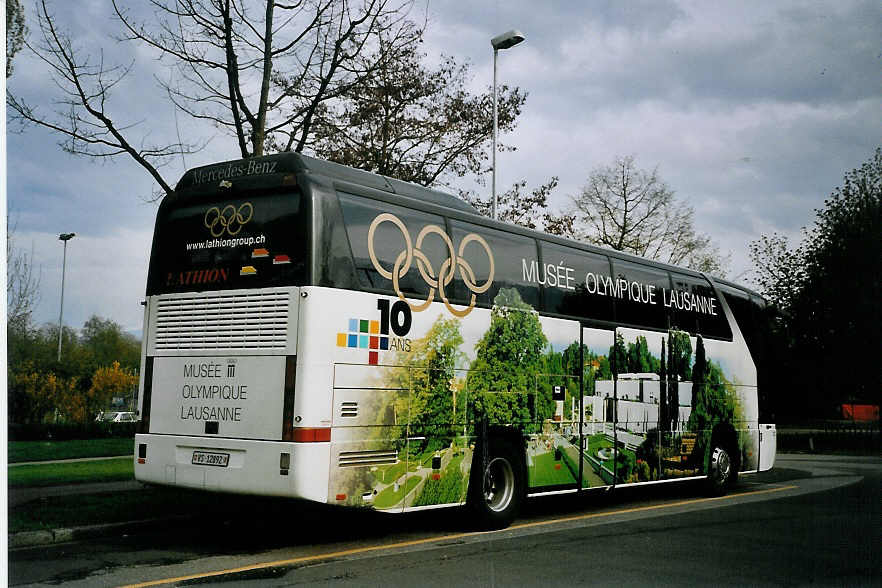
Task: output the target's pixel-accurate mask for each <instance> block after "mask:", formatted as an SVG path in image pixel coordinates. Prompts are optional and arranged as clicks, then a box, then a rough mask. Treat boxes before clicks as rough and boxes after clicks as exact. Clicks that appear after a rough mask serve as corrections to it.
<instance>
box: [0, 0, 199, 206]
mask: <svg viewBox="0 0 882 588" xmlns="http://www.w3.org/2000/svg"><path fill="white" fill-rule="evenodd" d="M37 28H38V30H39V31H40V35H39V37H40V38H39V40H38V41H37V43H30V42H28V41H25V45H26V46H27V47H28V49H29V50H30V51H31V52H32V53H34V54H35V55H36V56H37V57H38V58H39V59H41V60H42V61H43V62H44V63H45V64H46V65H47V66H48V67H49V70H50V72H51V75H52V78H53V81H54V82H55V84H56V86H57V87H58V88H59V91H60V92H61V95H60V97H58V98H57V100H56V101H55V104H56V108H55V110H54V112H51V113H44V112H42V111H40V110H38V109H36V108H34V107H32V106H31V105H29V104H28V103H26V102H25V101H24V100H22V99H21V98H19V97H17V96H15V95H14V94H12V93H9V92H7V94H6V105H7V106H8V107H9V108H10V109H11V111H12V114H11V118H12V120H14V121H16V122H19V123H22V124H26V123H34V124H37V125H40V126H42V127H45V128H48V129H50V130H52V131H55V132H56V133H58V134H60V135H61V136H62V141H61V143H60V145H61V147H62V149H64V150H65V151H67V152H68V153H72V154H74V155H87V156H91V157H99V158H106V157H113V156H116V155H122V154H126V155H129V156H131V157H132V158H133V159H134V160H135V161H136V162H137V163H138V164H139V165H141V167H143V168H144V169H145V170H146V171H147V172H148V173H149V174H150V175H151V176H152V177H153V179H154V180H155V181H156V182H157V184H159V186H160V188H161V190H162V192H164V193H166V194H169V193H171V192H172V188H171V185H170V184H169V183H168V182H166V181H165V179H164V178H163V177H162V175H161V174H160V173H159V169H158V168H159V166H160V165H161V164H162V162H163V160H165V159H166V158H168V157H169V156H173V155H178V154H180V153H190V152H193V151H194V150H195V149H198V146H195V145H192V144H183V143H180V142H176V143H168V144H149V143H147V142H146V139H145V138H144V137H142V138H141V139H140V140H139V143H135V142H133V141H132V140H129V139H128V138H127V137H128V136H129V135H131V134H133V133H135V132H136V127H138V125H135V124H132V123H120V122H119V120H118V119H116V120H114V118H113V117H114V115H113V113H112V112H111V111H110V108H109V105H108V102H109V101H110V99H111V98H112V91H113V89H114V87H115V86H116V85H117V84H118V83H119V82H120V81H121V80H122V79H123V78H124V77H125V76H126V75H127V74H128V73H129V71H130V70H131V67H132V66H131V64H129V65H127V66H121V65H112V66H111V65H106V64H105V62H104V52H103V51H102V52H101V53H100V54H99V55H98V56H97V57H95V56H83V55H81V52H80V51H79V50H78V49H77V48H76V46H75V45H74V43H73V41H72V40H71V38H70V37H69V36H68V35H67V34H65V33H64V32H63V31H62V30H61V29H59V27H58V26H57V23H56V20H55V18H54V16H53V15H52V13H50V12H49V8H48V7H47V5H46V2H45V0H41V1H40V3H39V4H38V6H37ZM141 126H143V125H141ZM146 134H147V131H145V135H146Z"/></svg>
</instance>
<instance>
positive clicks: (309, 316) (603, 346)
mask: <svg viewBox="0 0 882 588" xmlns="http://www.w3.org/2000/svg"><path fill="white" fill-rule="evenodd" d="M765 312H766V309H765V307H764V304H763V301H762V300H761V299H760V298H759V297H758V296H756V295H755V294H754V293H752V292H750V291H749V290H746V289H744V288H741V287H739V286H737V285H735V284H730V283H726V282H721V281H719V280H715V279H713V278H711V277H710V276H706V275H703V274H700V273H697V272H694V271H690V270H685V269H682V268H677V267H672V266H667V265H663V264H659V263H655V262H650V261H646V260H643V259H640V258H636V257H633V256H629V255H626V254H622V253H619V252H614V251H607V250H604V249H600V248H596V247H591V246H588V245H584V244H582V243H575V242H572V241H568V240H565V239H560V238H558V237H554V236H551V235H547V234H544V233H540V232H535V231H529V230H526V229H522V228H520V227H516V226H512V225H509V224H506V223H501V222H496V221H493V220H490V219H487V218H485V217H482V216H479V215H478V214H477V213H476V211H475V210H474V209H473V208H472V207H471V206H469V205H468V204H466V203H464V202H462V201H461V200H459V199H457V198H455V197H452V196H449V195H446V194H443V193H440V192H436V191H433V190H428V189H425V188H422V187H419V186H414V185H411V184H407V183H404V182H400V181H397V180H394V179H391V178H386V177H382V176H379V175H375V174H371V173H367V172H363V171H359V170H355V169H350V168H347V167H344V166H340V165H336V164H332V163H327V162H324V161H319V160H316V159H311V158H309V157H305V156H302V155H299V154H294V153H284V154H278V155H272V156H267V157H261V158H255V159H249V160H241V161H232V162H226V163H221V164H216V165H210V166H206V167H200V168H197V169H193V170H190V171H188V172H187V173H186V174H185V175H184V177H183V178H182V179H181V181H180V183H179V184H178V186H177V188H176V191H175V194H174V195H172V196H167V197H166V198H165V199H164V200H163V202H162V204H161V206H160V208H159V212H158V215H157V221H156V230H155V234H154V238H153V249H152V254H151V259H150V270H149V276H148V281H147V301H146V309H145V312H144V342H143V351H142V360H141V381H140V390H139V402H138V406H139V417H140V424H139V432H138V434H137V436H136V449H135V452H136V454H135V477H136V478H137V479H138V480H140V481H142V482H147V483H152V484H162V485H169V486H180V487H186V488H198V489H204V490H211V491H218V492H234V493H245V494H260V495H273V496H290V497H299V498H305V499H308V500H314V501H317V502H322V503H331V504H339V505H347V506H359V507H369V508H374V509H377V510H382V511H387V512H403V511H408V510H415V509H421V508H437V507H441V506H452V505H462V504H469V505H471V506H472V507H473V508H474V509H475V511H476V513H477V515H478V518H479V519H480V521H481V522H482V524H483V525H485V526H488V527H498V526H503V525H506V524H508V523H509V522H510V521H511V519H512V517H513V516H514V515H515V513H516V512H517V510H518V508H519V506H520V504H521V502H522V501H523V499H524V498H525V497H527V496H530V495H536V494H549V493H554V492H560V493H564V492H582V491H588V490H593V489H598V488H610V487H615V486H623V485H628V484H646V483H658V482H663V481H670V480H683V479H695V478H704V479H706V480H707V482H708V486H709V489H710V490H711V491H712V492H715V493H722V492H725V491H726V490H727V489H728V488H729V487H731V486H732V484H733V483H734V482H735V480H736V477H737V475H738V474H739V473H748V472H755V471H759V470H766V469H769V468H771V467H772V465H773V462H774V459H775V428H774V425H769V424H761V423H760V422H759V406H758V395H757V389H758V386H762V384H761V381H762V380H763V373H764V368H763V365H762V363H761V362H762V341H763V328H762V325H763V321H764V320H765Z"/></svg>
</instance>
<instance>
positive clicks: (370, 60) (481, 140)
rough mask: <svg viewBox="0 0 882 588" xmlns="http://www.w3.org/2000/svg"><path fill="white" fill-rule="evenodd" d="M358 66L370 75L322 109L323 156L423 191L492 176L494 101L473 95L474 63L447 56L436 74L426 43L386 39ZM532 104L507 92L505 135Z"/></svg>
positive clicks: (317, 144)
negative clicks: (489, 163)
mask: <svg viewBox="0 0 882 588" xmlns="http://www.w3.org/2000/svg"><path fill="white" fill-rule="evenodd" d="M387 45H389V46H387ZM355 61H356V62H357V63H359V64H360V67H361V68H362V69H364V70H365V71H369V72H371V73H370V74H369V75H367V76H366V77H365V79H364V80H363V81H362V83H361V84H358V85H353V86H351V87H349V88H348V89H346V90H345V91H344V92H342V93H341V95H340V96H339V97H338V98H337V99H336V100H334V101H333V102H329V103H327V104H326V105H324V107H323V108H321V109H318V110H317V117H316V123H315V125H316V132H315V140H314V142H313V143H312V149H313V151H314V152H315V153H316V154H317V155H318V156H319V157H323V158H325V159H330V160H332V161H336V162H338V163H342V164H345V165H349V166H352V167H357V168H361V169H365V170H368V171H371V172H375V173H378V174H382V175H385V176H390V177H394V178H396V179H399V180H404V181H407V182H414V183H417V184H421V185H423V186H433V185H439V184H446V183H449V181H450V180H451V179H454V178H458V177H462V176H466V175H474V176H479V175H481V174H482V173H483V172H485V171H486V170H485V168H486V166H487V161H488V159H489V154H490V148H491V147H490V137H491V135H492V131H493V114H492V113H493V102H492V100H493V95H492V93H491V92H490V91H489V90H488V91H486V92H484V93H482V94H472V93H471V92H470V91H469V90H468V87H467V86H468V84H469V79H470V77H471V76H470V71H469V63H468V62H464V63H457V61H456V60H455V59H454V58H452V57H449V56H445V57H443V58H442V60H441V64H440V65H439V66H437V68H429V67H427V66H426V64H425V54H424V53H423V52H422V51H421V50H420V45H419V44H417V43H409V44H406V45H390V43H388V41H387V40H386V39H385V37H384V35H380V41H379V43H378V45H377V49H376V50H375V51H373V52H370V53H367V52H365V53H362V54H361V55H359V56H357V57H356V59H355ZM525 100H526V94H524V93H523V92H522V91H520V90H519V89H517V88H513V89H512V88H509V87H508V86H502V88H501V90H500V93H499V101H498V113H499V128H500V130H501V131H502V132H505V131H510V130H512V129H513V128H514V126H515V120H516V119H517V117H518V115H519V114H520V111H521V107H522V106H523V104H524V102H525Z"/></svg>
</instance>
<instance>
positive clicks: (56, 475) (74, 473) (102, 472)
mask: <svg viewBox="0 0 882 588" xmlns="http://www.w3.org/2000/svg"><path fill="white" fill-rule="evenodd" d="M134 477H135V471H134V464H133V463H132V458H131V457H120V458H118V459H102V460H98V461H79V462H74V463H46V464H34V465H22V466H15V467H11V468H8V469H7V479H8V484H9V486H10V487H12V486H58V485H61V484H86V483H97V482H120V481H125V480H132V479H134Z"/></svg>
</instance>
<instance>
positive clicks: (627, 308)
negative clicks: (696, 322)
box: [611, 259, 671, 330]
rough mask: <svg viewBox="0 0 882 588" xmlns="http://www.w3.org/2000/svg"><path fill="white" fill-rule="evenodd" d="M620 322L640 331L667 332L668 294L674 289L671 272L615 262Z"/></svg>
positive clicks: (614, 279) (618, 317)
mask: <svg viewBox="0 0 882 588" xmlns="http://www.w3.org/2000/svg"><path fill="white" fill-rule="evenodd" d="M611 287H613V288H616V291H615V298H616V322H618V323H619V324H622V325H628V326H634V327H637V328H649V329H660V330H661V329H667V328H668V315H667V309H666V307H665V304H664V293H665V292H666V291H669V290H670V288H671V279H670V277H669V276H668V272H666V271H664V270H660V269H655V268H652V267H648V266H645V265H640V264H637V263H631V262H629V261H621V260H618V259H614V260H613V284H612V286H611Z"/></svg>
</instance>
